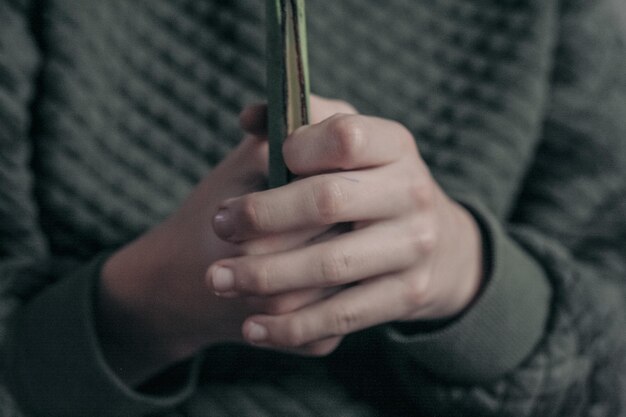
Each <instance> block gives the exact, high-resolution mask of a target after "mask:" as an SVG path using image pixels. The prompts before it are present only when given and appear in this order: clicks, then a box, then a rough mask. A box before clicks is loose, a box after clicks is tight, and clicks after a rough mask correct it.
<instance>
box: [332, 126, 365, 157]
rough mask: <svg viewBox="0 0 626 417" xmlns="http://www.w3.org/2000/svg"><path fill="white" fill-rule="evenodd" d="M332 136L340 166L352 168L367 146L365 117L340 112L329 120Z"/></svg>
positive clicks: (335, 154)
mask: <svg viewBox="0 0 626 417" xmlns="http://www.w3.org/2000/svg"><path fill="white" fill-rule="evenodd" d="M329 129H330V137H331V138H332V139H333V141H332V144H333V153H334V155H333V157H334V158H336V160H337V163H338V164H339V165H340V166H339V168H344V169H347V168H350V166H351V165H352V164H353V162H354V160H355V159H356V158H357V157H358V155H359V153H360V151H361V150H362V149H363V147H364V146H365V141H366V135H365V129H364V126H363V118H362V117H360V116H355V115H347V114H338V115H335V116H333V117H332V118H331V119H330V121H329Z"/></svg>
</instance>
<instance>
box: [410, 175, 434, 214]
mask: <svg viewBox="0 0 626 417" xmlns="http://www.w3.org/2000/svg"><path fill="white" fill-rule="evenodd" d="M416 177H418V176H417V175H416V176H413V178H414V179H412V180H411V181H409V183H408V185H407V188H408V193H407V194H408V195H409V196H410V198H411V201H412V203H413V205H414V206H415V207H416V208H418V209H420V210H428V209H430V208H432V207H433V206H434V199H435V198H434V197H435V194H434V189H433V186H432V184H431V182H430V181H424V180H419V179H415V178H416Z"/></svg>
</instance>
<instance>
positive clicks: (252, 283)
mask: <svg viewBox="0 0 626 417" xmlns="http://www.w3.org/2000/svg"><path fill="white" fill-rule="evenodd" d="M271 269H272V268H271V266H270V265H269V264H268V263H260V264H259V265H255V268H254V269H253V270H251V271H250V273H249V274H250V279H249V280H248V282H247V285H246V286H247V287H248V288H247V289H248V290H249V291H251V292H253V293H256V294H259V295H264V294H271V293H272V290H273V289H272V284H271V282H272V279H271V277H272V271H271Z"/></svg>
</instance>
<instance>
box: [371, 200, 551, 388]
mask: <svg viewBox="0 0 626 417" xmlns="http://www.w3.org/2000/svg"><path fill="white" fill-rule="evenodd" d="M462 204H463V205H464V206H465V207H466V208H467V209H468V210H469V212H470V213H472V214H473V215H474V217H475V218H476V220H477V222H478V224H479V225H480V227H481V230H482V234H483V242H484V244H483V248H484V254H485V257H484V259H485V271H487V276H486V277H485V280H486V282H485V284H484V286H483V288H482V291H481V293H480V294H479V295H478V298H477V299H476V300H475V301H474V303H473V304H472V305H471V306H470V307H469V308H468V309H467V310H466V311H465V312H464V313H463V314H462V315H461V316H460V317H457V318H456V319H455V320H452V321H451V322H450V323H448V324H446V325H445V326H443V327H440V328H437V329H436V330H434V331H431V332H418V333H413V334H407V333H404V332H402V331H400V330H399V329H398V328H395V327H394V326H386V327H385V328H384V330H383V331H384V332H385V334H386V338H387V340H388V341H391V349H392V350H393V351H394V352H395V353H400V354H407V355H409V356H410V357H411V358H412V359H413V360H414V361H416V362H417V363H418V365H419V366H421V367H422V368H423V369H426V370H427V371H428V372H430V373H432V374H433V375H435V376H437V377H439V378H444V379H446V380H449V381H452V382H456V383H483V382H488V381H490V380H494V379H496V378H498V377H499V376H501V375H503V374H505V373H507V372H508V371H510V370H512V369H514V368H516V367H517V366H518V365H519V364H520V363H521V362H522V361H523V360H524V359H525V358H526V357H527V356H528V355H529V354H530V353H531V351H532V350H533V349H534V347H535V346H536V345H537V344H538V342H539V340H540V338H541V337H542V335H543V333H544V328H545V325H546V320H547V317H548V312H549V303H550V297H551V288H550V286H549V284H548V280H547V278H546V276H545V273H544V271H543V269H542V268H541V267H540V266H539V265H538V264H537V263H536V262H535V260H534V259H533V258H531V257H530V255H529V254H527V253H526V252H524V250H523V249H522V248H521V247H520V246H518V245H517V244H516V243H515V241H513V240H512V239H511V238H510V237H509V236H508V235H507V234H506V232H505V231H504V230H503V229H502V227H501V226H500V224H499V222H498V221H497V219H495V218H494V217H493V216H492V215H491V214H490V213H489V212H488V211H487V210H486V209H485V208H484V207H482V206H481V205H480V204H478V203H471V204H469V203H466V202H462Z"/></svg>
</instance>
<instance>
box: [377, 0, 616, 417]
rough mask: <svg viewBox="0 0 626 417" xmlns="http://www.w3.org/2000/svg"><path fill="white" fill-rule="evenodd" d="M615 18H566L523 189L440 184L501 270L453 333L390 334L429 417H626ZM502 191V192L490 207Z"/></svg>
mask: <svg viewBox="0 0 626 417" xmlns="http://www.w3.org/2000/svg"><path fill="white" fill-rule="evenodd" d="M616 7H617V3H616V2H611V1H601V2H593V3H591V2H585V1H571V2H565V3H564V4H563V7H562V9H561V10H560V11H559V13H561V15H560V19H559V25H558V32H556V33H558V39H557V41H558V42H557V44H556V48H555V49H554V50H553V51H551V53H554V63H553V69H552V71H551V72H550V77H549V79H548V80H549V83H550V84H549V90H548V89H547V87H546V91H548V92H549V95H548V97H547V102H546V108H545V109H544V110H542V111H544V117H543V119H542V121H541V125H542V127H541V134H540V135H538V139H539V141H538V142H537V145H536V149H535V150H533V151H531V152H528V153H527V154H526V156H529V159H528V161H529V162H527V164H526V167H525V168H524V169H523V171H524V172H525V174H524V175H523V176H520V177H518V178H513V177H510V176H509V177H507V176H505V175H502V170H500V171H499V170H498V169H496V168H497V163H493V165H494V167H496V168H493V169H491V172H489V171H484V172H481V175H485V176H486V177H488V179H487V180H486V181H483V182H482V184H481V185H472V183H471V181H470V182H469V183H468V180H467V178H468V177H467V176H458V175H456V177H458V179H454V178H455V175H454V173H452V174H451V173H450V172H443V173H440V176H441V177H442V178H444V184H445V185H447V186H448V190H449V191H450V192H451V195H453V196H457V197H459V198H460V199H461V200H464V198H466V197H464V196H467V195H470V196H471V197H470V198H469V200H466V201H472V200H474V201H480V203H478V204H477V205H473V204H472V203H471V202H470V204H469V207H470V208H471V207H473V211H474V214H475V215H477V218H478V219H480V220H481V221H480V222H481V223H482V224H483V231H484V234H485V237H486V242H487V243H489V244H488V245H487V246H486V249H487V251H488V253H490V254H491V260H490V265H491V266H492V270H491V273H490V275H489V276H488V277H487V278H488V281H487V283H486V286H485V288H484V289H483V291H482V293H481V294H480V296H479V297H478V299H477V300H476V301H475V303H474V304H473V305H472V306H471V308H470V309H469V310H467V311H466V312H465V314H463V315H462V316H461V317H459V318H457V319H456V320H453V321H452V322H451V323H449V324H447V325H445V326H443V327H439V328H437V329H435V330H433V331H430V332H417V333H408V334H407V333H406V332H400V331H398V330H397V329H394V328H387V329H385V336H386V338H387V342H388V343H387V348H388V352H389V355H388V357H389V360H390V363H392V367H391V368H392V370H393V372H394V373H395V374H396V375H398V376H399V378H400V381H402V382H401V384H400V385H401V386H402V388H403V389H404V391H405V392H406V393H408V394H409V395H410V396H411V398H412V399H414V400H415V402H417V403H419V405H420V409H425V410H430V412H431V413H433V414H434V415H466V413H467V412H468V410H473V412H472V414H473V415H498V416H504V415H510V416H535V415H588V414H587V413H590V411H589V410H592V409H593V410H594V411H593V414H594V415H599V416H600V415H601V416H613V415H622V414H623V413H624V411H625V410H626V404H625V401H626V400H625V398H624V392H626V382H625V380H624V375H626V359H625V358H626V355H625V352H626V333H625V332H624V328H626V323H625V320H626V312H625V311H624V310H625V308H624V306H625V300H626V291H625V287H626V249H625V248H626V218H624V212H625V209H626V198H625V197H624V196H626V185H625V183H626V180H625V178H626V172H625V168H624V167H625V166H626V146H625V143H626V123H625V120H626V79H625V74H626V59H625V58H626V49H625V47H624V39H625V37H624V32H623V28H622V27H620V26H619V24H618V20H617V19H616V18H615V17H616V15H617V14H618V12H617V9H616ZM519 81H520V80H519V79H518V80H516V81H515V82H519ZM515 133H516V132H515V131H511V134H513V135H514V134H515ZM526 142H528V139H526ZM514 150H515V149H514V147H512V148H511V150H510V152H509V154H506V153H503V155H502V158H501V161H502V160H504V161H505V162H506V161H508V162H506V163H507V167H506V168H507V169H514V168H510V166H515V164H518V165H519V163H520V162H519V161H524V158H523V157H522V155H520V154H517V155H514V154H513V151H514ZM468 154H469V152H468ZM470 162H471V161H470ZM456 174H458V173H456ZM491 182H494V183H497V184H498V185H497V187H495V188H494V189H496V188H497V190H498V191H499V192H498V193H497V194H495V195H494V194H492V193H490V194H489V195H488V196H484V195H482V190H481V187H484V185H485V184H487V185H489V184H490V183H491ZM492 191H493V190H492ZM494 199H498V200H494ZM505 206H510V207H511V208H510V210H505V211H503V210H502V209H501V207H505Z"/></svg>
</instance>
